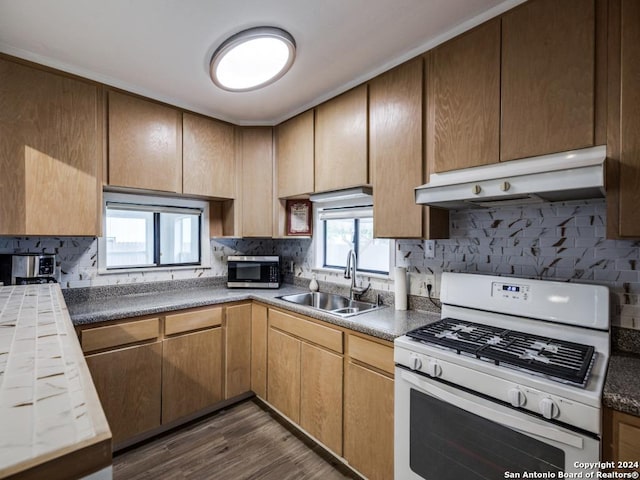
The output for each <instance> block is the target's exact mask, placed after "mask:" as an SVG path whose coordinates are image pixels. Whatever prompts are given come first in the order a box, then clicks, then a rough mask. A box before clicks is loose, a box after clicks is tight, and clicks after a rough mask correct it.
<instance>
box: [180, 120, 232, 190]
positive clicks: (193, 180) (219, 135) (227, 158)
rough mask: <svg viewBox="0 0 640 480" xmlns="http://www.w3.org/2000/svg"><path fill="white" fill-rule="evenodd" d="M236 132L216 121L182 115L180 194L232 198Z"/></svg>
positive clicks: (225, 124) (230, 126)
mask: <svg viewBox="0 0 640 480" xmlns="http://www.w3.org/2000/svg"><path fill="white" fill-rule="evenodd" d="M234 132H235V128H234V127H233V125H229V124H227V123H224V122H220V121H218V120H213V119H211V118H207V117H203V116H200V115H195V114H192V113H183V114H182V136H183V142H184V143H183V152H182V153H183V156H182V162H183V163H182V165H183V168H182V192H183V193H185V194H189V195H202V196H205V197H214V198H224V199H227V198H234V197H235V195H236V189H235V181H234V179H235V175H236V168H235V134H234Z"/></svg>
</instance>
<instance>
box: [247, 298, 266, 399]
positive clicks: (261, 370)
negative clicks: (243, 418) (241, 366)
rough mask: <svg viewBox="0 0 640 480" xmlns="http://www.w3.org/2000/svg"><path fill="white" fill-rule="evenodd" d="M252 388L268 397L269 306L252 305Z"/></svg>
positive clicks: (258, 394) (261, 396)
mask: <svg viewBox="0 0 640 480" xmlns="http://www.w3.org/2000/svg"><path fill="white" fill-rule="evenodd" d="M251 390H253V392H254V393H255V394H256V395H257V396H258V397H260V398H263V399H265V400H266V398H267V307H265V306H264V305H259V304H257V303H254V304H253V305H251Z"/></svg>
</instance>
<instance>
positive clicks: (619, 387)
mask: <svg viewBox="0 0 640 480" xmlns="http://www.w3.org/2000/svg"><path fill="white" fill-rule="evenodd" d="M639 373H640V355H637V354H633V353H625V352H619V353H614V354H613V355H611V358H610V359H609V371H608V373H607V381H606V383H605V385H604V394H603V396H602V402H603V403H604V405H605V406H606V407H609V408H613V409H614V410H618V411H620V412H624V413H629V414H631V415H636V416H640V382H639V381H638V374H639Z"/></svg>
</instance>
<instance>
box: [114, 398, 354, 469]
mask: <svg viewBox="0 0 640 480" xmlns="http://www.w3.org/2000/svg"><path fill="white" fill-rule="evenodd" d="M113 478H114V479H115V480H125V479H126V480H142V479H172V480H173V479H175V480H181V479H189V480H199V479H203V480H204V479H207V480H209V479H220V480H236V479H238V480H241V479H262V480H289V479H291V480H294V479H295V480H302V479H309V480H321V479H322V480H334V479H336V480H338V479H340V480H341V479H356V480H358V479H360V477H358V476H356V475H355V474H354V473H353V472H351V471H350V470H349V469H348V468H346V467H345V466H344V465H342V464H341V463H340V462H338V461H337V460H335V459H334V458H333V457H331V455H329V454H328V453H326V452H325V451H324V450H323V449H322V448H320V447H318V446H317V445H315V444H314V443H313V442H311V441H310V440H309V439H308V438H306V437H305V436H304V435H302V434H301V433H300V432H298V431H296V430H295V429H294V428H293V427H291V426H288V427H285V423H284V421H282V420H280V419H277V416H276V414H274V413H272V412H271V411H270V410H268V409H267V408H266V407H265V406H263V405H262V404H260V403H259V402H256V401H255V400H253V399H251V400H247V401H244V402H242V403H240V404H237V405H234V406H232V407H229V408H227V409H223V410H221V411H219V412H216V413H215V414H212V415H210V416H207V417H205V418H203V419H202V420H198V421H195V422H193V423H190V424H188V425H186V426H184V427H182V428H180V429H178V430H175V431H172V432H168V433H166V434H163V435H162V436H160V437H157V438H155V439H152V440H149V441H147V442H146V443H144V444H142V445H140V446H137V447H133V448H130V449H127V450H125V451H123V452H121V453H117V454H116V456H115V457H114V459H113Z"/></svg>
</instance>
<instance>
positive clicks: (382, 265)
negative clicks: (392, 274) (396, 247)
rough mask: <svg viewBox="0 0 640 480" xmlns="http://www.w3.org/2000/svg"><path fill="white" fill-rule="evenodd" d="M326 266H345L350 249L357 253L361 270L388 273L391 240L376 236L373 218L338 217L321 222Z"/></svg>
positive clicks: (324, 263)
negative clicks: (374, 234) (374, 236)
mask: <svg viewBox="0 0 640 480" xmlns="http://www.w3.org/2000/svg"><path fill="white" fill-rule="evenodd" d="M322 224H323V227H324V252H323V255H324V259H323V260H324V261H323V265H322V266H324V267H337V268H345V267H346V265H347V255H348V253H349V250H351V249H353V250H355V252H356V257H357V259H358V270H360V271H363V272H371V273H382V274H385V273H389V240H388V239H379V238H373V218H370V217H363V218H337V219H327V220H323V222H322Z"/></svg>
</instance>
